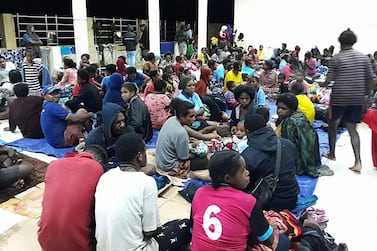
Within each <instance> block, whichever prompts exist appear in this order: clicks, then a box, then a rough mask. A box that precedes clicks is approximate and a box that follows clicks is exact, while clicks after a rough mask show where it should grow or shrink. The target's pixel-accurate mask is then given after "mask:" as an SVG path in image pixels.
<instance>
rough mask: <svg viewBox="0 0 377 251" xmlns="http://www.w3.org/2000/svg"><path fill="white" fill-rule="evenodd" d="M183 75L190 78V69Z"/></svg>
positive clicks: (185, 70) (184, 71)
mask: <svg viewBox="0 0 377 251" xmlns="http://www.w3.org/2000/svg"><path fill="white" fill-rule="evenodd" d="M183 75H184V76H186V77H190V76H191V70H190V69H189V68H186V69H184V70H183Z"/></svg>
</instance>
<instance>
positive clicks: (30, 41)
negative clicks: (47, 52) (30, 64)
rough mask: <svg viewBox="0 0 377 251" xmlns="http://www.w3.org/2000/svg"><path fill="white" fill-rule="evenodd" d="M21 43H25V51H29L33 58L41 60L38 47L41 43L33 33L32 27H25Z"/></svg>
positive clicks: (40, 52)
mask: <svg viewBox="0 0 377 251" xmlns="http://www.w3.org/2000/svg"><path fill="white" fill-rule="evenodd" d="M23 42H24V43H25V47H26V51H31V52H32V55H33V57H34V58H42V51H41V48H40V47H39V46H40V45H42V41H41V40H40V39H39V37H38V35H37V33H35V28H34V25H31V24H29V25H27V26H26V33H25V34H24V36H23Z"/></svg>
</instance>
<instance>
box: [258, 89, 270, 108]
mask: <svg viewBox="0 0 377 251" xmlns="http://www.w3.org/2000/svg"><path fill="white" fill-rule="evenodd" d="M255 105H256V106H257V107H263V106H265V105H267V101H266V94H265V93H264V91H263V90H262V88H258V90H257V93H256V95H255Z"/></svg>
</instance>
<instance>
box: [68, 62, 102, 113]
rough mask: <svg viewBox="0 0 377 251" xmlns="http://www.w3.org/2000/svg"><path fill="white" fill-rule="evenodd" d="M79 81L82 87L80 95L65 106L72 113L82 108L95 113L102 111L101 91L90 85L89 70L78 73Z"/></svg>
mask: <svg viewBox="0 0 377 251" xmlns="http://www.w3.org/2000/svg"><path fill="white" fill-rule="evenodd" d="M77 81H78V83H79V84H80V86H81V87H80V91H79V94H78V95H77V96H75V97H73V98H72V99H71V100H69V101H67V102H65V105H66V106H67V107H68V108H69V109H71V111H72V112H77V110H78V109H80V108H84V109H85V110H87V111H88V112H93V113H96V112H98V111H100V110H101V109H102V98H101V95H100V93H99V90H98V89H97V88H96V87H95V86H94V85H93V84H91V83H89V72H88V70H87V69H82V70H79V71H78V72H77Z"/></svg>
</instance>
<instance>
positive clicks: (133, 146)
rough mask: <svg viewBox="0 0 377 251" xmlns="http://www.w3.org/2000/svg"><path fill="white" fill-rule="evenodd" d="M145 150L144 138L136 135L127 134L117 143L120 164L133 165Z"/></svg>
mask: <svg viewBox="0 0 377 251" xmlns="http://www.w3.org/2000/svg"><path fill="white" fill-rule="evenodd" d="M144 150H145V143H144V140H143V137H142V136H141V135H140V134H138V133H136V132H132V133H125V134H123V135H121V136H120V137H119V138H118V139H117V141H116V142H115V156H116V158H117V159H118V161H119V162H120V163H132V162H133V161H134V160H135V158H136V156H137V154H138V153H139V152H143V151H144Z"/></svg>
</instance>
